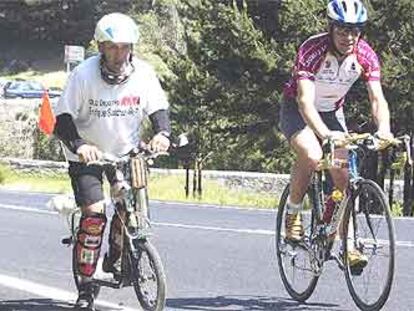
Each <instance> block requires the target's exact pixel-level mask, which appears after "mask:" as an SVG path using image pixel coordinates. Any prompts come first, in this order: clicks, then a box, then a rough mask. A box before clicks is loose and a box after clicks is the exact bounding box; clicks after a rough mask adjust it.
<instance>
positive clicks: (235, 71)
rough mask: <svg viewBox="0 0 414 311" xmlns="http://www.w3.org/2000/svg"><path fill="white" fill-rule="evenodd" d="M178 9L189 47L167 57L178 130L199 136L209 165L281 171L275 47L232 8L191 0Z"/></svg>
mask: <svg viewBox="0 0 414 311" xmlns="http://www.w3.org/2000/svg"><path fill="white" fill-rule="evenodd" d="M179 13H180V16H181V20H182V22H183V27H184V29H185V36H184V37H185V43H186V53H185V54H169V55H168V56H169V57H168V58H167V62H168V65H169V68H170V69H171V70H172V72H173V73H174V77H173V78H172V79H169V80H168V81H167V85H166V86H167V90H168V92H169V95H170V101H171V103H172V120H173V122H174V123H173V126H174V129H175V130H176V131H177V132H183V131H185V132H188V133H190V134H191V135H192V136H193V138H194V140H195V141H196V142H197V145H196V152H197V154H198V155H199V157H200V158H202V159H205V167H207V168H213V167H214V168H216V169H236V170H259V171H260V170H267V169H269V170H273V171H275V170H278V169H280V167H278V163H277V162H276V161H275V159H276V158H277V152H281V151H282V150H283V148H279V149H278V150H276V149H277V148H276V146H281V137H280V135H278V133H277V130H276V125H277V121H278V109H277V102H278V99H279V97H280V94H279V93H278V92H277V90H276V87H275V85H276V80H277V78H278V74H277V63H278V61H280V56H279V55H278V54H277V53H275V47H274V46H272V45H271V44H270V43H269V42H268V41H267V40H266V38H265V37H264V35H263V33H262V32H260V31H258V30H257V29H256V28H255V27H254V24H253V22H252V20H251V19H250V17H249V16H248V14H247V12H246V11H245V10H241V11H239V10H238V9H237V8H236V7H234V6H227V5H224V4H221V3H216V2H215V1H198V2H197V3H196V2H195V1H193V2H190V1H187V2H185V3H182V5H181V6H180V7H179ZM284 151H286V149H285V150H284Z"/></svg>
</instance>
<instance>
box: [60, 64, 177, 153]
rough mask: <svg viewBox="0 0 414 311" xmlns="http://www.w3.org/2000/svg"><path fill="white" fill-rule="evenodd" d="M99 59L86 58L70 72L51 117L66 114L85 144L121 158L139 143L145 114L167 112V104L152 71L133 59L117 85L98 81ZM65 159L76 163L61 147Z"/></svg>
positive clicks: (99, 79)
mask: <svg viewBox="0 0 414 311" xmlns="http://www.w3.org/2000/svg"><path fill="white" fill-rule="evenodd" d="M99 59H100V56H93V57H90V58H88V59H86V60H85V61H84V62H82V63H81V64H80V65H79V66H77V67H76V68H75V69H74V70H73V71H72V73H71V75H70V77H69V79H68V81H67V84H66V86H65V90H64V91H63V94H62V96H61V97H60V99H59V101H58V103H57V106H56V107H55V109H54V110H55V111H54V113H55V115H59V114H63V113H68V114H70V115H71V116H72V118H73V122H74V123H75V125H76V128H77V129H78V132H79V135H80V136H81V138H82V139H84V140H85V141H86V142H87V143H88V144H92V145H95V146H96V147H98V148H99V150H101V151H103V152H107V153H111V154H113V155H117V156H120V155H124V154H126V153H127V152H129V151H130V150H131V149H132V148H134V147H136V146H137V145H138V143H139V130H140V125H141V122H142V120H143V117H144V116H145V115H150V114H152V113H154V112H155V111H157V110H161V109H168V106H169V105H168V101H167V97H166V95H165V93H164V91H163V90H162V88H161V85H160V82H159V80H158V78H157V76H156V74H155V72H154V70H153V69H152V68H151V66H149V65H148V64H147V63H145V62H143V61H141V60H138V59H136V58H134V60H133V64H134V67H135V71H134V72H133V73H132V74H131V76H130V77H129V79H128V80H127V81H126V82H125V83H123V84H119V85H110V84H108V83H106V82H105V81H103V80H102V78H101V73H100V69H99ZM65 149H66V150H65V152H66V157H67V159H68V160H70V161H79V159H78V156H77V155H75V154H73V153H72V152H70V151H69V150H68V149H67V148H66V146H65Z"/></svg>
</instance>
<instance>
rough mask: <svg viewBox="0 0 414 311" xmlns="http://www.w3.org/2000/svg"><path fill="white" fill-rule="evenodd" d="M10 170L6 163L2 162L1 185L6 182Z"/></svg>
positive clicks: (0, 167) (0, 165)
mask: <svg viewBox="0 0 414 311" xmlns="http://www.w3.org/2000/svg"><path fill="white" fill-rule="evenodd" d="M9 172H10V170H9V168H8V167H7V166H6V165H4V164H1V163H0V185H3V184H4V183H5V181H6V179H7V176H8V174H9Z"/></svg>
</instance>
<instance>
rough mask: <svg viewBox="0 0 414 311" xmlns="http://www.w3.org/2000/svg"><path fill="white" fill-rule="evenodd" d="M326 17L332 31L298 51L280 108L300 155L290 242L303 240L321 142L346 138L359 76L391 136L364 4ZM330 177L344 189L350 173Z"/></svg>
mask: <svg viewBox="0 0 414 311" xmlns="http://www.w3.org/2000/svg"><path fill="white" fill-rule="evenodd" d="M327 15H328V22H329V28H328V32H327V33H322V34H319V35H316V36H312V37H310V38H309V39H307V40H306V41H305V42H304V43H303V44H302V45H301V46H300V48H299V51H298V53H297V56H296V61H295V66H294V69H293V72H292V77H291V79H290V81H289V82H288V83H287V84H286V86H285V88H284V101H283V104H282V107H281V115H280V125H281V130H282V132H283V134H284V135H285V136H286V138H287V139H288V140H289V143H290V145H291V146H292V148H293V150H294V151H295V153H296V155H297V160H296V163H295V164H294V167H293V170H292V174H291V182H290V195H289V197H288V202H287V211H288V214H287V217H286V224H285V226H286V237H287V239H289V240H290V241H292V242H297V241H300V240H301V239H302V237H303V233H304V232H303V226H302V222H301V210H302V200H303V197H304V195H305V192H306V190H307V188H308V184H309V182H310V179H311V176H312V173H313V171H314V170H315V169H316V167H317V165H318V163H319V160H320V159H321V157H322V149H321V145H320V143H319V141H323V140H325V139H327V138H335V139H341V138H343V137H345V135H346V132H347V127H346V124H345V117H344V113H343V109H342V106H343V104H344V99H345V96H346V94H347V93H348V91H349V89H350V88H351V86H352V84H353V83H354V82H355V81H356V80H357V79H359V78H360V77H361V78H362V79H363V80H364V81H365V82H366V86H367V89H368V94H369V99H370V102H371V105H372V114H373V117H374V121H375V122H376V125H377V127H378V131H377V134H378V135H379V136H380V137H381V138H384V139H387V138H390V137H392V133H391V132H390V114H389V109H388V104H387V101H386V100H385V98H384V94H383V91H382V87H381V82H380V64H379V61H378V57H377V55H376V54H375V52H374V51H373V50H372V48H371V47H370V46H369V44H368V43H367V42H366V41H365V40H363V39H362V38H361V32H362V30H363V27H364V25H365V23H366V22H367V10H366V8H365V6H364V4H363V3H362V2H361V1H360V0H331V1H329V3H328V6H327ZM338 156H339V157H345V156H346V153H344V152H343V151H342V153H341V151H339V152H338ZM331 176H332V179H333V182H334V184H335V186H336V187H337V188H339V189H340V190H344V189H345V188H346V186H347V181H348V175H347V169H333V170H331ZM348 255H349V256H348V257H349V258H348V259H349V262H350V263H351V265H355V266H358V267H362V268H363V267H364V266H365V265H366V263H367V258H366V257H365V256H363V255H362V254H361V253H359V252H358V251H356V250H355V251H351V252H349V253H348Z"/></svg>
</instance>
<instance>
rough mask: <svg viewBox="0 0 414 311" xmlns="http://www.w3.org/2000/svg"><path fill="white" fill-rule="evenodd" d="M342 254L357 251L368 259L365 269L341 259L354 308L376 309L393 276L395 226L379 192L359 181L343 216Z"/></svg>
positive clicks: (370, 183)
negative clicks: (356, 268)
mask: <svg viewBox="0 0 414 311" xmlns="http://www.w3.org/2000/svg"><path fill="white" fill-rule="evenodd" d="M342 243H343V248H344V254H347V252H348V251H349V250H351V249H357V250H358V251H360V252H361V253H362V254H364V255H365V256H366V257H367V258H368V264H367V266H366V267H365V268H363V269H359V270H355V269H353V268H351V267H350V265H349V262H348V258H347V256H344V266H345V270H344V272H345V278H346V282H347V286H348V289H349V292H350V294H351V296H352V299H353V300H354V302H355V303H356V305H357V306H358V307H359V308H360V309H361V310H364V311H373V310H379V309H381V307H382V306H383V305H384V304H385V302H386V301H387V299H388V296H389V294H390V290H391V285H392V281H393V277H394V264H395V258H394V257H395V241H394V226H393V222H392V219H391V215H390V208H389V204H388V201H387V199H386V197H385V195H384V192H383V191H382V189H381V188H380V187H379V186H378V185H377V184H376V183H375V182H373V181H371V180H362V181H360V182H359V185H358V187H357V189H356V190H355V191H354V192H353V193H352V195H351V198H350V200H349V202H348V206H347V209H346V212H345V217H344V232H343V236H342Z"/></svg>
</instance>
